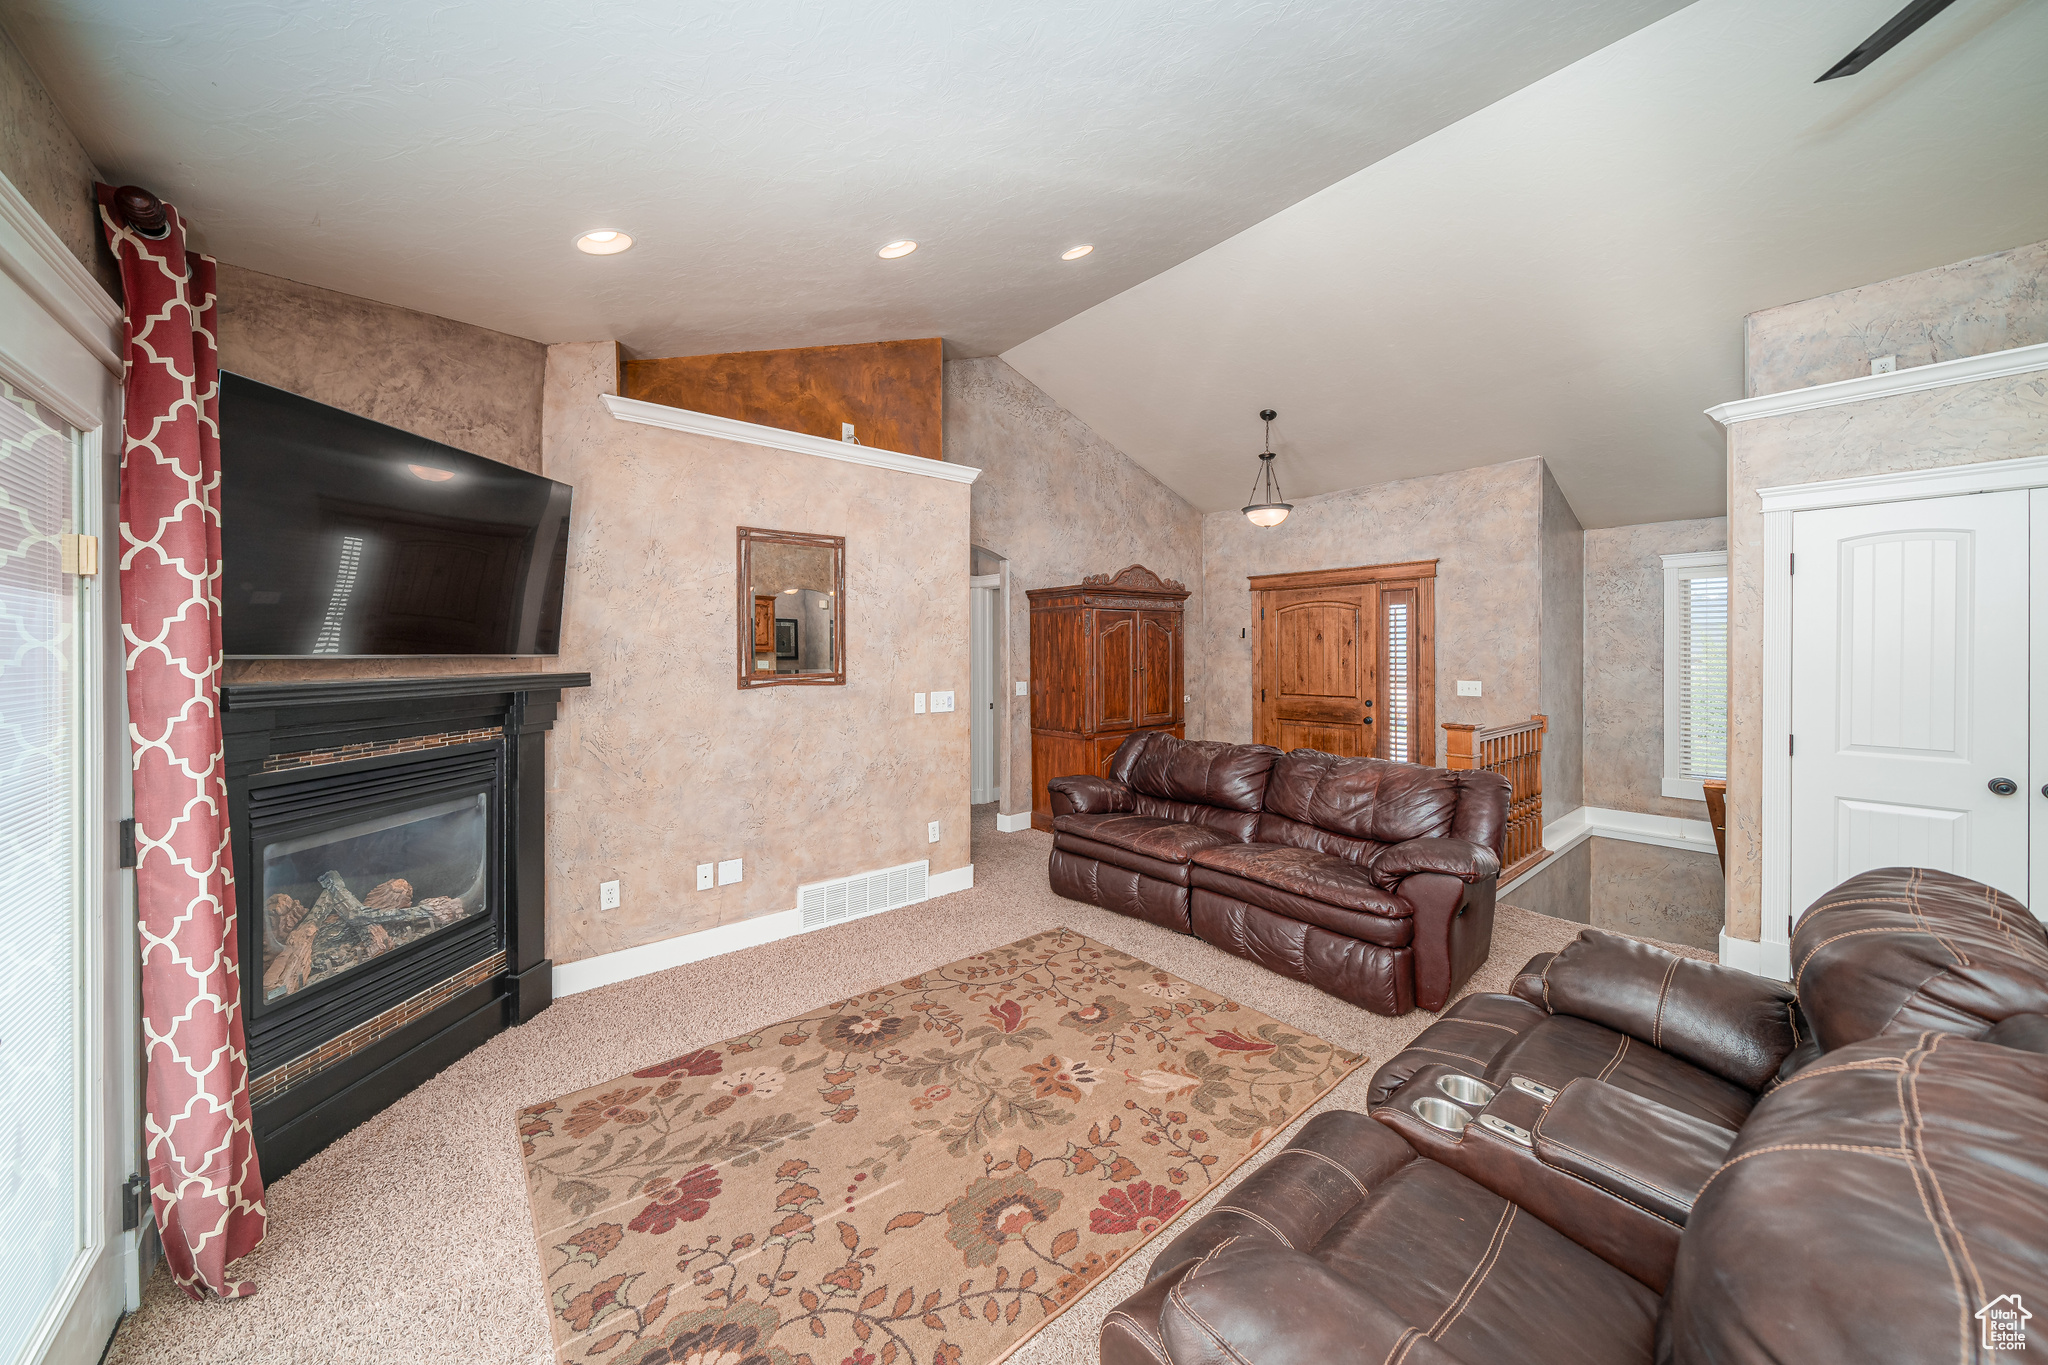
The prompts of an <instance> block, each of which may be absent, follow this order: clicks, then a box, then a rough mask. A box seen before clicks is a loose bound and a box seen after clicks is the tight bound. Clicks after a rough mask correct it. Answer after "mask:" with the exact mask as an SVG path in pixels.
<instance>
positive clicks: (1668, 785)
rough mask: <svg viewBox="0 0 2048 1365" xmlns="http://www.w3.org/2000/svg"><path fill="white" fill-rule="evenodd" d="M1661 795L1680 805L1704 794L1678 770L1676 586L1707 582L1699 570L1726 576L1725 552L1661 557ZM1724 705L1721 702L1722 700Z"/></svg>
mask: <svg viewBox="0 0 2048 1365" xmlns="http://www.w3.org/2000/svg"><path fill="white" fill-rule="evenodd" d="M1661 558H1662V559H1663V561H1664V787H1663V792H1664V795H1666V796H1670V797H1676V798H1677V799H1679V800H1681V801H1704V800H1706V799H1707V794H1706V792H1705V791H1704V790H1703V789H1702V788H1701V785H1700V781H1701V780H1700V779H1699V778H1697V777H1690V776H1687V775H1686V773H1685V772H1684V771H1683V769H1682V767H1681V758H1680V756H1681V752H1682V748H1683V746H1682V745H1681V744H1680V742H1679V737H1680V735H1681V733H1682V731H1683V724H1682V717H1683V716H1684V713H1685V698H1684V696H1683V695H1681V688H1680V684H1679V677H1680V674H1681V671H1682V670H1681V669H1680V668H1679V656H1680V652H1681V649H1680V631H1679V624H1680V622H1681V621H1682V620H1683V618H1684V612H1685V599H1684V595H1683V592H1682V590H1681V587H1680V585H1681V584H1682V583H1683V582H1684V581H1685V580H1686V579H1688V578H1707V577H1712V575H1711V574H1703V573H1701V572H1699V571H1700V570H1702V569H1718V570H1720V573H1721V576H1723V577H1726V576H1727V573H1728V552H1727V551H1726V550H1699V551H1695V552H1693V553H1690V554H1677V555H1664V556H1661ZM1724 704H1725V700H1724Z"/></svg>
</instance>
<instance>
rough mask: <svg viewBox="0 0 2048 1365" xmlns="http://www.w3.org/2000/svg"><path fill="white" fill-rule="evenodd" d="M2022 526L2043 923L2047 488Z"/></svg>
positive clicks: (2029, 793) (2034, 874)
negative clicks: (2027, 551) (2035, 717)
mask: <svg viewBox="0 0 2048 1365" xmlns="http://www.w3.org/2000/svg"><path fill="white" fill-rule="evenodd" d="M2027 497H2028V499H2029V502H2028V517H2027V521H2028V526H2029V528H2030V530H2031V532H2032V535H2031V537H2030V539H2031V545H2032V554H2031V556H2030V559H2029V570H2030V572H2029V573H2028V575H2027V578H2028V585H2027V586H2028V589H2029V592H2028V607H2029V610H2028V623H2029V624H2028V631H2027V638H2028V642H2029V643H2028V652H2029V654H2030V655H2031V656H2032V657H2031V663H2032V671H2031V673H2030V675H2029V680H2028V681H2029V685H2028V701H2029V703H2030V705H2029V716H2030V718H2031V714H2032V712H2033V711H2039V712H2040V713H2041V724H2039V725H2032V724H2030V725H2029V726H2028V735H2027V752H2028V757H2029V762H2028V764H2027V775H2026V776H2025V777H2024V778H2021V779H2020V783H2021V786H2022V787H2023V790H2022V791H2021V793H2020V799H2021V800H2023V801H2025V802H2026V803H2027V833H2028V841H2027V842H2028V849H2027V853H2028V858H2027V873H2028V876H2027V880H2028V882H2029V885H2028V888H2027V891H2028V895H2027V908H2028V909H2029V910H2032V911H2033V912H2034V917H2035V918H2036V919H2043V920H2048V488H2036V489H2032V490H2030V491H2029V492H2028V494H2027Z"/></svg>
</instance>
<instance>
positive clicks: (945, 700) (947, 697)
mask: <svg viewBox="0 0 2048 1365" xmlns="http://www.w3.org/2000/svg"><path fill="white" fill-rule="evenodd" d="M952 709H953V694H952V693H951V692H934V693H932V710H934V711H950V710H952Z"/></svg>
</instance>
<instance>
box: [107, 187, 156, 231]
mask: <svg viewBox="0 0 2048 1365" xmlns="http://www.w3.org/2000/svg"><path fill="white" fill-rule="evenodd" d="M114 211H115V212H116V213H118V214H119V215H120V216H121V220H122V221H123V222H125V223H126V224H128V226H129V227H131V228H134V229H135V230H136V231H137V232H139V233H141V234H142V235H143V236H145V237H161V236H163V235H164V232H165V230H166V229H168V228H169V227H170V219H169V218H168V217H167V216H166V215H165V213H164V201H163V200H161V199H159V198H157V197H156V196H155V195H153V194H151V193H150V192H149V191H148V190H146V189H144V188H142V186H140V185H123V186H121V188H119V189H117V190H115V191H114Z"/></svg>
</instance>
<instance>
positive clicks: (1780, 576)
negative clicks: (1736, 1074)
mask: <svg viewBox="0 0 2048 1365" xmlns="http://www.w3.org/2000/svg"><path fill="white" fill-rule="evenodd" d="M2036 353H2038V357H2036ZM1999 354H2000V355H2003V356H2018V355H2022V354H2025V355H2026V356H2027V357H2028V359H2029V361H2030V362H2031V360H2032V359H2034V358H2038V359H2039V360H2040V362H2041V363H2040V364H2039V365H2033V366H2032V368H2037V369H2038V368H2044V367H2048V345H2044V346H2033V347H2024V348H2021V350H2020V351H2015V352H2001V353H1999ZM1945 363H1946V364H1950V365H1961V363H1962V362H1959V361H1949V362H1945ZM1923 368H1926V369H1933V368H1934V367H1933V366H1926V367H1923ZM1997 372H1998V373H2003V374H2010V373H2017V372H2019V371H2016V370H2013V369H2011V368H2009V367H2008V368H2004V369H2001V370H1998V371H1997ZM1878 377H1888V376H1878ZM1985 377H1989V376H1987V375H1984V374H1972V375H1967V376H1965V377H1964V379H1956V380H1951V381H1949V382H1954V383H1960V382H1965V380H1966V379H1975V378H1985ZM1844 382H1846V383H1851V384H1855V383H1860V382H1861V381H1860V380H1848V381H1844ZM1921 387H1931V386H1929V385H1922V386H1921ZM1750 401H1756V400H1750ZM2032 488H2048V456H2028V457H2025V458H2022V459H2016V460H1987V461H1983V462H1980V463H1977V464H1967V465H1948V466H1944V467H1942V468H1938V469H1914V470H1906V471H1902V472H1900V473H1896V474H1870V475H1864V476H1861V477H1858V478H1850V479H1832V480H1826V481H1823V482H1819V483H1802V484H1784V485H1781V486H1778V487H1774V488H1763V489H1759V490H1757V495H1758V497H1759V498H1760V499H1761V500H1762V503H1763V523H1764V527H1763V530H1764V535H1763V556H1764V562H1763V590H1764V613H1763V655H1764V658H1763V665H1764V677H1763V730H1762V733H1761V734H1760V736H1759V737H1758V739H1759V743H1760V744H1761V746H1762V750H1763V790H1762V792H1761V793H1760V795H1761V800H1760V801H1759V803H1758V812H1757V833H1758V838H1759V840H1760V843H1761V850H1760V852H1761V862H1762V872H1761V875H1762V885H1761V887H1760V890H1761V893H1762V895H1761V902H1762V904H1761V909H1762V914H1763V922H1762V932H1761V935H1760V939H1759V944H1758V957H1759V961H1758V969H1759V970H1760V971H1761V974H1762V975H1765V976H1770V977H1775V978H1777V979H1778V980H1781V981H1782V980H1786V979H1789V977H1790V976H1791V968H1792V942H1791V940H1792V917H1793V916H1794V915H1795V914H1797V913H1798V912H1799V911H1800V910H1801V909H1804V908H1805V907H1803V906H1795V905H1793V904H1792V756H1791V752H1790V745H1791V736H1792V575H1793V564H1792V517H1793V514H1794V513H1795V512H1806V511H1819V510H1822V509H1825V508H1833V507H1861V506H1868V505H1873V504H1878V503H1887V502H1908V501H1917V500H1920V499H1923V498H1947V497H1956V496H1960V495H1963V494H1969V493H1990V492H2003V491H2007V490H2011V489H2032ZM1733 941H1735V942H1739V940H1733ZM1723 960H1724V961H1726V960H1728V959H1727V957H1726V955H1725V953H1724V955H1723Z"/></svg>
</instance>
